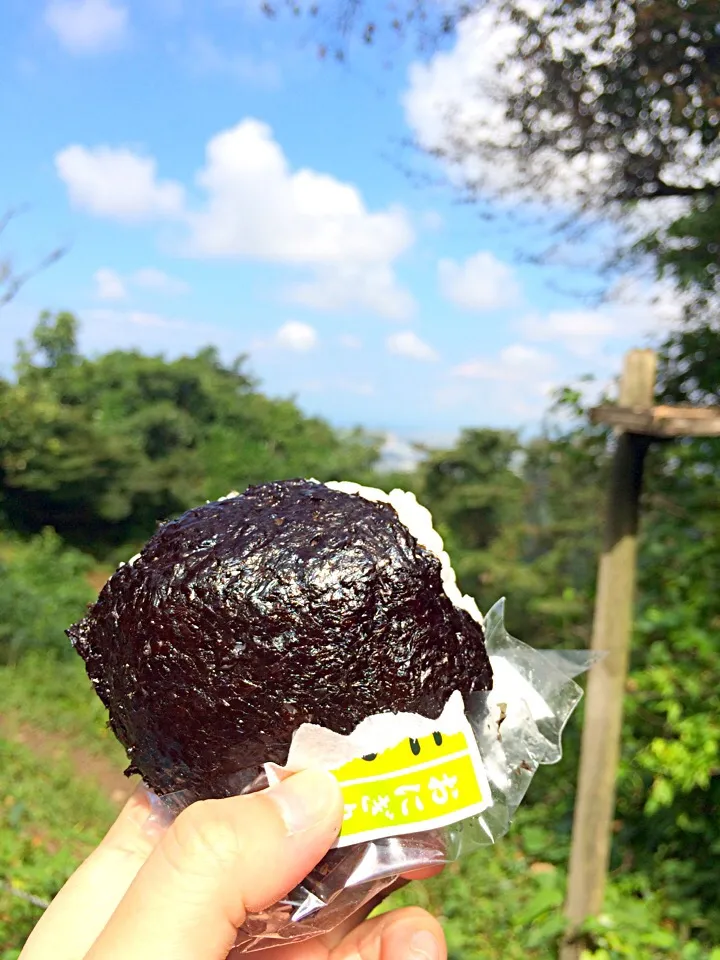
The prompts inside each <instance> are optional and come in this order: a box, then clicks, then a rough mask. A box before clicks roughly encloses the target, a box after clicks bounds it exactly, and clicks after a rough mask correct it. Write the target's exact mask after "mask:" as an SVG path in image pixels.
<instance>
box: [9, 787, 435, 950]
mask: <svg viewBox="0 0 720 960" xmlns="http://www.w3.org/2000/svg"><path fill="white" fill-rule="evenodd" d="M342 812H343V807H342V798H341V795H340V791H339V789H338V786H337V784H336V782H335V780H333V778H332V777H331V776H330V775H329V774H326V773H323V772H320V771H310V770H308V771H305V772H303V773H298V774H295V775H294V776H292V777H289V778H288V779H286V780H283V781H282V782H281V783H279V784H277V785H276V786H274V787H272V788H270V789H269V790H264V791H262V792H260V793H254V794H252V795H250V796H245V797H234V798H231V799H228V800H205V801H201V802H199V803H195V804H193V805H192V806H190V807H188V809H187V810H185V811H183V812H182V813H181V814H180V816H179V817H178V818H177V819H176V820H175V822H174V823H173V824H172V825H171V826H170V827H169V828H168V829H167V830H165V831H163V830H160V829H158V828H155V829H149V828H148V816H149V814H150V802H149V798H148V796H147V793H146V792H145V791H144V790H143V789H139V790H137V791H136V792H135V794H134V795H133V796H132V797H131V799H130V800H129V801H128V803H127V805H126V806H125V808H124V810H123V811H122V813H121V814H120V816H119V818H118V820H117V821H116V822H115V824H114V825H113V826H112V827H111V829H110V831H109V832H108V834H107V836H106V837H105V839H104V840H103V841H102V843H101V844H100V846H99V847H98V848H97V849H96V850H95V851H94V852H93V853H92V854H91V855H90V856H89V857H88V859H87V860H86V861H85V863H83V864H82V866H81V867H80V868H79V869H78V870H77V871H76V872H75V873H74V874H73V876H72V877H70V879H69V880H68V882H67V883H66V884H65V886H64V887H63V888H62V890H61V891H60V893H59V894H58V895H57V897H56V898H55V899H54V900H53V902H52V904H51V905H50V907H49V908H48V909H47V911H46V913H45V914H44V916H43V917H42V919H41V920H40V922H39V923H38V925H37V927H36V928H35V930H34V931H33V933H32V934H31V935H30V938H29V939H28V941H27V943H26V945H25V948H24V949H23V951H22V953H21V954H20V960H165V958H167V960H225V958H226V957H227V955H228V953H229V952H230V950H231V949H232V946H233V943H234V941H235V936H236V933H237V930H238V928H239V927H240V926H241V925H242V923H243V922H244V920H245V916H246V914H247V913H250V912H254V911H257V910H261V909H263V908H265V907H267V906H269V905H270V904H272V903H274V902H275V901H277V900H279V899H280V898H281V897H283V896H284V895H285V894H286V893H288V892H289V891H290V890H291V889H292V888H293V887H294V886H296V885H297V884H298V883H299V882H300V881H301V880H302V879H303V877H305V876H306V875H307V874H308V873H309V872H310V870H312V868H313V867H314V866H315V865H316V864H317V863H318V862H319V861H320V860H321V859H322V858H323V856H324V855H325V854H326V853H327V851H328V850H329V848H330V847H331V846H332V844H333V843H334V841H335V839H336V837H337V835H338V833H339V830H340V824H341V822H342ZM370 909H371V906H368V907H366V908H365V909H364V910H362V911H360V912H359V913H358V914H357V915H355V916H354V917H352V918H351V919H350V920H349V921H348V922H346V923H345V924H343V925H342V926H341V927H339V928H338V929H337V930H334V931H333V932H332V933H330V934H327V935H326V936H322V937H317V938H316V939H313V940H306V941H303V942H301V943H297V944H293V943H290V944H286V945H284V946H279V947H268V948H266V949H263V950H258V951H254V952H253V954H252V956H253V957H254V958H257V960H261V958H262V960H445V945H444V938H443V934H442V930H441V928H440V925H439V924H438V922H437V920H435V919H434V918H433V917H431V916H430V914H428V913H426V912H425V911H424V910H420V909H418V908H406V909H402V910H396V911H393V912H391V913H387V914H384V915H382V916H380V917H375V918H373V919H371V920H366V919H365V917H366V916H367V913H368V912H369V911H370Z"/></svg>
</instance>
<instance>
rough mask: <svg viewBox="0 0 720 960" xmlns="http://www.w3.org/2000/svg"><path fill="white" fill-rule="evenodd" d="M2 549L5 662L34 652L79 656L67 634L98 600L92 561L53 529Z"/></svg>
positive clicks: (0, 619)
mask: <svg viewBox="0 0 720 960" xmlns="http://www.w3.org/2000/svg"><path fill="white" fill-rule="evenodd" d="M0 547H1V548H2V549H1V552H0V663H8V662H11V663H12V662H15V661H17V660H18V659H19V658H20V657H21V656H24V655H25V654H27V653H29V652H30V651H33V650H42V651H43V655H44V656H48V657H50V658H57V659H63V658H65V659H69V658H70V657H74V656H75V654H74V653H73V651H72V647H71V646H70V643H69V641H68V639H67V637H66V636H65V633H64V630H65V628H66V627H67V626H68V625H69V624H70V623H73V622H74V621H75V620H77V619H79V618H80V617H81V616H82V615H83V613H84V610H85V607H86V605H87V604H88V603H90V602H91V601H92V600H93V598H94V596H93V595H94V591H93V589H92V587H91V586H90V584H89V582H88V580H87V574H88V573H89V571H90V569H91V567H92V566H93V563H92V560H91V559H90V558H89V557H87V556H86V555H85V554H83V553H80V551H78V550H75V549H73V548H72V547H67V546H66V545H65V544H64V543H63V541H62V540H61V539H60V537H59V536H58V534H57V533H55V531H54V530H52V529H50V528H46V529H45V530H43V531H42V533H40V534H38V535H37V536H36V537H33V538H32V539H30V540H28V541H27V542H22V541H20V540H18V539H11V540H6V541H3V542H2V544H0ZM46 669H47V668H46Z"/></svg>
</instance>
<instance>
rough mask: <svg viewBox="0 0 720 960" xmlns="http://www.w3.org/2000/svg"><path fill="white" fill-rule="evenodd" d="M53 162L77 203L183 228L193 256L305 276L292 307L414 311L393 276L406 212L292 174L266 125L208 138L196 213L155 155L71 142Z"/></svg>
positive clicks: (406, 230) (325, 179) (317, 178)
mask: <svg viewBox="0 0 720 960" xmlns="http://www.w3.org/2000/svg"><path fill="white" fill-rule="evenodd" d="M55 163H56V167H57V171H58V174H59V176H60V178H61V179H62V180H63V181H64V183H65V184H66V186H67V188H68V192H69V194H70V199H71V201H72V202H73V203H74V204H75V205H76V206H78V207H80V208H81V209H84V210H87V211H89V212H90V213H93V214H95V215H97V216H104V217H108V218H110V219H115V220H121V221H124V222H133V221H134V222H140V221H148V220H153V219H155V220H158V219H165V220H175V221H179V222H182V223H183V225H184V226H185V227H186V228H187V229H188V231H189V233H188V236H187V239H186V242H185V243H184V247H183V250H184V252H185V253H186V254H188V255H190V256H195V257H199V258H225V259H238V260H257V261H265V262H272V263H280V264H286V265H291V266H295V267H304V268H306V269H308V270H309V271H310V277H309V278H308V279H307V280H306V281H305V282H300V283H298V284H296V285H295V286H294V287H291V288H290V290H289V291H288V296H289V297H290V298H291V299H293V300H294V301H296V302H300V303H303V304H306V305H308V306H312V307H314V308H316V309H326V310H344V309H348V308H351V307H353V308H360V309H362V310H365V311H370V312H373V313H377V314H380V315H382V316H386V317H390V318H397V319H404V318H406V317H407V316H409V315H410V314H411V313H412V311H413V309H414V301H413V299H412V297H411V296H410V294H409V293H408V291H407V290H405V289H403V288H402V287H401V286H400V285H399V284H398V281H397V279H396V277H395V273H394V264H395V261H396V260H397V258H398V257H399V256H401V254H403V253H404V252H405V251H406V250H407V249H408V247H410V246H411V244H412V243H413V242H414V239H415V238H414V234H413V231H412V228H411V226H410V223H409V221H408V217H407V215H406V214H405V212H404V211H403V210H402V209H400V208H399V207H392V206H391V207H388V208H386V209H384V210H381V211H379V212H373V211H370V210H368V209H367V207H366V205H365V202H364V200H363V198H362V196H361V194H360V191H359V190H358V189H357V187H355V186H354V185H353V184H351V183H344V182H342V181H340V180H337V179H335V178H334V177H332V176H330V175H328V174H323V173H318V172H316V171H314V170H310V169H307V168H301V169H298V170H292V169H291V168H290V165H289V163H288V160H287V158H286V157H285V155H284V154H283V151H282V149H281V148H280V146H279V144H278V143H277V142H276V141H275V140H274V138H273V135H272V131H271V130H270V128H269V127H268V126H267V125H265V124H263V123H260V122H259V121H257V120H253V119H246V120H244V121H242V122H241V123H239V124H237V126H235V127H232V128H231V129H229V130H224V131H222V132H221V133H219V134H218V135H217V136H215V137H213V138H212V139H211V140H210V142H209V143H208V145H207V149H206V159H205V165H204V167H203V168H202V169H201V170H200V171H199V173H198V174H197V176H196V182H197V185H198V186H199V188H200V189H201V190H202V191H203V193H204V194H205V198H204V202H203V203H202V204H201V205H200V206H199V207H196V208H194V209H191V208H189V207H188V204H187V201H186V197H185V190H184V188H183V187H182V185H181V184H179V183H177V182H175V181H172V180H161V179H159V177H158V173H157V163H156V161H155V160H154V159H153V158H152V157H147V156H142V155H139V154H137V153H134V152H133V151H131V150H129V149H125V148H119V149H113V148H111V147H107V146H100V147H95V148H87V147H84V146H80V145H77V144H75V145H73V146H70V147H68V148H66V149H65V150H63V151H61V152H60V153H59V154H58V155H57V157H56V159H55Z"/></svg>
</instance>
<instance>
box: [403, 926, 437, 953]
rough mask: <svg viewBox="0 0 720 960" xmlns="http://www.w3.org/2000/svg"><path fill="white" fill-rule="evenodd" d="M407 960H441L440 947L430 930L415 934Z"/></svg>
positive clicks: (419, 931)
mask: <svg viewBox="0 0 720 960" xmlns="http://www.w3.org/2000/svg"><path fill="white" fill-rule="evenodd" d="M407 960H440V945H439V944H438V942H437V940H436V939H435V937H434V936H433V935H432V934H431V933H430V931H429V930H418V932H417V933H414V934H413V936H412V939H411V941H410V950H409V952H408V955H407Z"/></svg>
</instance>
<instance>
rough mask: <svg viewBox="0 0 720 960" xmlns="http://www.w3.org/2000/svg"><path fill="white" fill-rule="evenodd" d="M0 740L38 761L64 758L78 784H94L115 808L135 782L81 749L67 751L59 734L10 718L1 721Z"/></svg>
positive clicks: (64, 742) (134, 778) (99, 758)
mask: <svg viewBox="0 0 720 960" xmlns="http://www.w3.org/2000/svg"><path fill="white" fill-rule="evenodd" d="M0 737H3V738H4V739H5V740H8V741H9V742H11V743H19V744H22V745H23V746H25V747H28V748H29V749H30V750H32V752H33V753H34V754H36V755H37V756H38V757H40V758H45V759H48V760H59V759H61V758H63V757H64V758H66V759H67V760H68V761H69V762H70V764H71V766H72V768H73V770H74V771H75V773H76V774H77V777H78V779H79V780H92V781H94V782H95V783H96V784H97V786H98V788H99V789H100V790H101V791H102V792H103V793H104V794H105V796H106V797H108V799H109V800H111V801H112V802H113V803H115V804H117V805H118V806H120V805H121V804H123V803H124V802H125V801H126V800H127V798H128V797H129V796H130V794H131V793H132V792H133V790H134V789H135V786H136V784H137V782H138V778H137V777H132V778H131V779H128V778H127V777H125V776H124V775H123V772H122V769H121V768H120V767H118V766H116V765H115V764H114V763H112V762H111V761H110V760H106V759H105V758H104V757H101V756H99V755H98V754H95V753H92V752H91V751H89V750H83V748H82V747H71V748H68V745H67V741H66V739H65V737H64V736H63V735H62V734H60V733H50V732H49V731H47V730H40V729H38V728H37V727H32V726H30V724H27V723H19V722H17V721H15V720H13V719H12V718H11V717H0Z"/></svg>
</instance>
